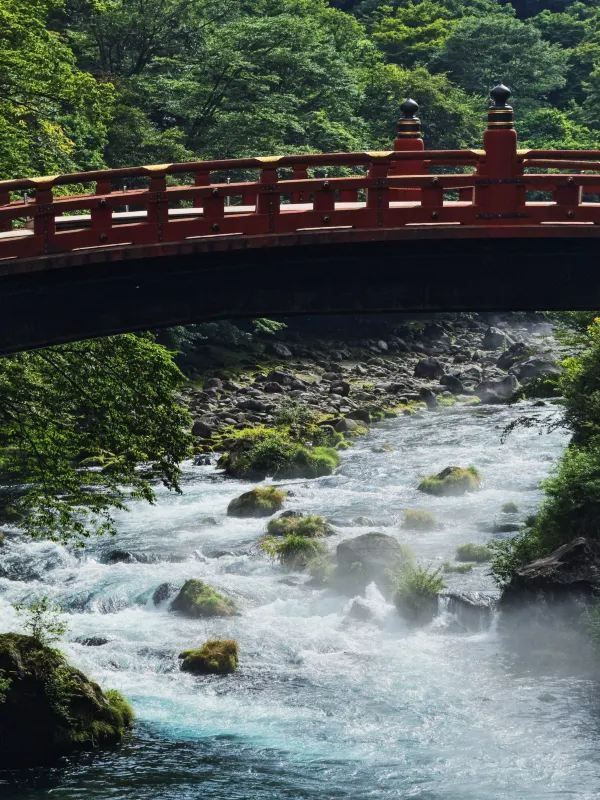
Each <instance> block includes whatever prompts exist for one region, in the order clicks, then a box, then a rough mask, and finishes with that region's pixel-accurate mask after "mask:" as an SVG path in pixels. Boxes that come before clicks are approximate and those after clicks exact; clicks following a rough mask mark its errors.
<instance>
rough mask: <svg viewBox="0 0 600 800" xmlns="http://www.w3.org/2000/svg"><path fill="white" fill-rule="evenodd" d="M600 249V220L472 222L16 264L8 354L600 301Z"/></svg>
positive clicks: (8, 300)
mask: <svg viewBox="0 0 600 800" xmlns="http://www.w3.org/2000/svg"><path fill="white" fill-rule="evenodd" d="M590 233H592V235H590ZM596 233H597V235H596ZM365 234H368V235H365ZM465 234H466V235H465ZM599 245H600V229H598V231H597V232H596V230H594V231H593V232H591V231H590V228H589V226H587V227H586V228H585V229H582V228H580V227H577V226H573V227H572V228H571V227H569V228H567V227H566V226H565V227H564V228H561V227H559V226H556V227H552V228H550V227H549V228H548V229H547V230H546V231H543V230H542V231H540V230H539V227H538V229H537V230H535V231H533V230H531V231H528V229H527V228H525V227H521V228H518V227H515V228H513V229H512V231H511V229H510V228H508V227H507V228H499V229H498V230H497V233H496V235H494V237H493V238H490V235H489V232H487V235H486V232H484V231H481V230H478V231H472V232H468V231H465V228H464V227H463V226H460V231H458V230H456V229H454V230H453V229H451V228H449V229H445V230H444V229H441V230H435V231H434V230H430V231H426V232H425V231H423V230H422V229H421V230H413V231H407V230H406V229H404V230H403V231H386V230H374V231H368V232H365V231H361V236H360V239H357V240H354V239H353V232H352V231H341V230H340V231H323V232H316V231H315V232H311V233H310V234H293V235H288V236H285V235H283V236H264V237H253V239H252V240H251V241H248V239H247V238H246V239H245V241H244V242H236V241H235V240H234V239H233V238H229V237H222V238H220V237H215V238H214V239H212V240H210V241H207V240H206V239H204V240H202V241H197V242H195V241H189V240H188V241H186V242H183V243H178V244H170V245H153V246H147V247H137V248H129V249H119V251H117V250H110V249H105V250H96V251H94V250H91V251H79V252H75V253H71V254H69V255H68V256H54V257H52V256H48V257H46V258H41V259H36V260H31V261H28V262H12V263H11V262H10V261H6V262H4V263H0V353H4V354H6V353H10V352H15V351H20V350H27V349H32V348H37V347H44V346H47V345H51V344H57V343H60V342H67V341H73V340H79V339H85V338H91V337H97V336H105V335H108V334H115V333H122V332H125V331H135V330H144V329H148V328H160V327H166V326H171V325H181V324H188V323H193V322H202V321H207V320H215V319H234V318H240V317H259V316H279V315H286V316H287V315H293V314H341V313H373V312H393V311H411V312H419V311H422V312H425V311H427V312H432V311H468V310H526V309H529V310H539V309H590V308H600V260H599V258H598V255H599V251H600V247H599Z"/></svg>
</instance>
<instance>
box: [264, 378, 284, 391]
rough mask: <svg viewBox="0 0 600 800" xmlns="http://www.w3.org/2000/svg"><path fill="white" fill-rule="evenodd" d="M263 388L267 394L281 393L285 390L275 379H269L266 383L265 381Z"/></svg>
mask: <svg viewBox="0 0 600 800" xmlns="http://www.w3.org/2000/svg"><path fill="white" fill-rule="evenodd" d="M263 388H264V390H265V392H268V393H269V394H282V393H283V392H285V389H284V387H283V386H282V385H281V384H280V383H276V382H275V381H269V382H268V383H265V385H264V387H263Z"/></svg>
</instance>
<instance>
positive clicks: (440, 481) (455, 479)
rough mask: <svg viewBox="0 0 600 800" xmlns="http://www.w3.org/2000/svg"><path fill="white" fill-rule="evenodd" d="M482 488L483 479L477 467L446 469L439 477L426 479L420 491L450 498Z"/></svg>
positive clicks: (433, 476)
mask: <svg viewBox="0 0 600 800" xmlns="http://www.w3.org/2000/svg"><path fill="white" fill-rule="evenodd" d="M480 486H481V478H480V477H479V473H478V472H477V470H476V469H475V467H446V469H443V470H442V471H441V472H439V473H438V474H437V475H429V477H427V478H424V479H423V480H422V481H421V483H420V484H419V490H420V491H421V492H426V493H427V494H435V495H442V496H445V497H448V496H450V495H462V494H465V493H466V492H474V491H476V490H477V489H479V488H480Z"/></svg>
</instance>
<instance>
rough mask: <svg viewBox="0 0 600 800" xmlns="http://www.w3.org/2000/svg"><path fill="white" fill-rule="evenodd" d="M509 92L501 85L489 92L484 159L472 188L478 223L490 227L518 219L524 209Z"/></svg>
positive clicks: (520, 170)
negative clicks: (490, 100) (484, 220)
mask: <svg viewBox="0 0 600 800" xmlns="http://www.w3.org/2000/svg"><path fill="white" fill-rule="evenodd" d="M510 95H511V91H510V89H509V88H508V87H507V86H504V84H500V85H499V86H496V87H495V88H494V89H492V91H491V92H490V97H491V99H492V104H491V106H490V108H489V110H488V125H487V129H486V131H485V134H484V137H483V144H484V149H485V159H484V161H483V163H482V164H481V165H480V168H479V170H478V177H479V178H480V179H482V180H481V183H479V182H477V183H476V187H475V205H476V206H477V207H478V213H477V216H478V217H479V219H486V220H489V221H490V222H491V223H492V224H493V223H494V222H496V223H497V224H502V222H503V221H504V220H513V222H514V220H515V219H518V218H519V217H520V216H521V215H522V213H523V212H522V210H521V209H522V208H523V207H524V205H525V186H524V184H523V165H522V162H521V161H520V159H519V156H518V154H517V132H516V130H515V126H514V112H513V109H512V106H509V105H507V101H508V99H509V97H510Z"/></svg>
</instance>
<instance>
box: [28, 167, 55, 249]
mask: <svg viewBox="0 0 600 800" xmlns="http://www.w3.org/2000/svg"><path fill="white" fill-rule="evenodd" d="M33 213H34V217H33V234H34V236H35V237H36V239H38V242H39V243H38V246H37V248H36V249H37V252H39V253H42V254H44V255H45V254H46V253H51V252H52V251H53V249H54V240H55V237H56V219H55V209H54V194H53V192H52V184H43V183H40V184H37V185H36V191H35V208H34V211H33Z"/></svg>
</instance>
